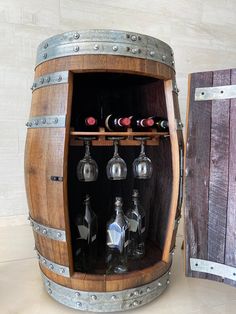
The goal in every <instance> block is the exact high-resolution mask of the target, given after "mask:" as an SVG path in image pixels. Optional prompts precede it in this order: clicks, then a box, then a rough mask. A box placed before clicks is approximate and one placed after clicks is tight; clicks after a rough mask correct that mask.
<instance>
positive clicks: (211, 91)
mask: <svg viewBox="0 0 236 314" xmlns="http://www.w3.org/2000/svg"><path fill="white" fill-rule="evenodd" d="M232 98H236V85H226V86H214V87H199V88H196V89H195V99H194V100H195V101H206V100H221V99H232Z"/></svg>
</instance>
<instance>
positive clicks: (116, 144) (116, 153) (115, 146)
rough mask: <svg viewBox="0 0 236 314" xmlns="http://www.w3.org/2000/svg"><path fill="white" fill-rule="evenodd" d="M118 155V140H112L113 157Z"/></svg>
mask: <svg viewBox="0 0 236 314" xmlns="http://www.w3.org/2000/svg"><path fill="white" fill-rule="evenodd" d="M115 156H118V141H117V140H115V141H114V157H115Z"/></svg>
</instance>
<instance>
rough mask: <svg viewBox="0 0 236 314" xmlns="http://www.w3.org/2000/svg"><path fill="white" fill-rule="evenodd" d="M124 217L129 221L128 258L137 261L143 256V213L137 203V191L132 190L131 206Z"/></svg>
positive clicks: (144, 226)
mask: <svg viewBox="0 0 236 314" xmlns="http://www.w3.org/2000/svg"><path fill="white" fill-rule="evenodd" d="M126 216H127V218H128V220H129V232H130V242H129V245H128V256H129V257H130V258H133V259H138V258H141V257H143V256H144V254H145V230H146V217H145V211H144V209H143V207H142V205H141V203H140V201H139V192H138V190H133V195H132V205H131V207H130V209H129V210H128V212H127V213H126Z"/></svg>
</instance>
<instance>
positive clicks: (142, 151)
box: [140, 141, 145, 155]
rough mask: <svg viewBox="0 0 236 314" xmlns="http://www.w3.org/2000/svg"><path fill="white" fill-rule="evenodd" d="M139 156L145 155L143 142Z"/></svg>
mask: <svg viewBox="0 0 236 314" xmlns="http://www.w3.org/2000/svg"><path fill="white" fill-rule="evenodd" d="M140 155H145V143H144V141H142V142H141V151H140Z"/></svg>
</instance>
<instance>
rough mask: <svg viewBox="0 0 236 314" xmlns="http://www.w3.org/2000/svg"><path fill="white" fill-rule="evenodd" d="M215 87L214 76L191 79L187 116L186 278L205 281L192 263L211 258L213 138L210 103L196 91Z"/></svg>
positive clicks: (206, 74) (192, 76) (204, 75)
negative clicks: (198, 99)
mask: <svg viewBox="0 0 236 314" xmlns="http://www.w3.org/2000/svg"><path fill="white" fill-rule="evenodd" d="M209 86H212V72H203V73H195V74H192V75H191V76H190V77H189V91H188V93H189V103H188V114H187V119H188V120H187V124H188V126H187V136H186V141H187V150H186V161H185V165H186V179H185V190H186V199H185V230H186V233H185V254H186V274H187V275H188V276H192V277H200V278H206V275H205V274H203V273H196V272H191V269H190V264H189V259H190V258H191V257H193V258H200V259H207V257H208V246H207V243H208V231H207V230H208V194H209V192H208V186H209V176H210V173H209V159H210V140H211V139H210V134H211V101H195V100H194V94H195V88H197V87H209Z"/></svg>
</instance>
